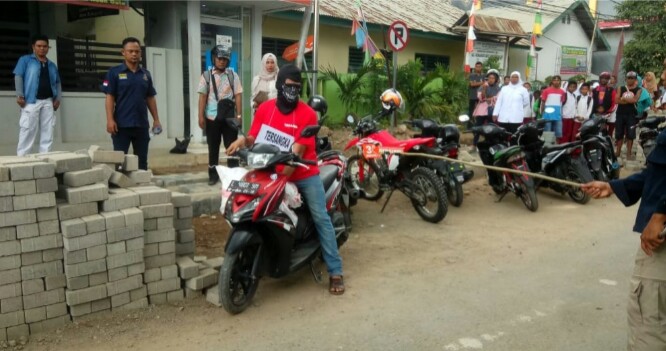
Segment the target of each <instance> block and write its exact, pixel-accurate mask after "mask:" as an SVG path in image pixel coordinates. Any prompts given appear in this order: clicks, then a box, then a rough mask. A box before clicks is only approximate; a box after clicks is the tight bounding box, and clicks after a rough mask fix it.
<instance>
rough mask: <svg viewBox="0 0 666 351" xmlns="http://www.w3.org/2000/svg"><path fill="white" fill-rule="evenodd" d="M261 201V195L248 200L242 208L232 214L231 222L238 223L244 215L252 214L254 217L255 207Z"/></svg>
mask: <svg viewBox="0 0 666 351" xmlns="http://www.w3.org/2000/svg"><path fill="white" fill-rule="evenodd" d="M260 201H261V197H257V198H255V199H253V200H252V201H250V202H248V203H247V204H245V206H243V207H242V208H241V209H239V210H238V211H237V212H236V213H234V214H233V215H232V216H231V222H232V223H237V222H238V221H240V220H241V219H242V218H243V217H245V216H248V215H249V216H250V218H251V217H252V214H253V213H254V209H255V208H257V205H259V202H260Z"/></svg>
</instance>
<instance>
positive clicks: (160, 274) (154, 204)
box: [130, 186, 183, 304]
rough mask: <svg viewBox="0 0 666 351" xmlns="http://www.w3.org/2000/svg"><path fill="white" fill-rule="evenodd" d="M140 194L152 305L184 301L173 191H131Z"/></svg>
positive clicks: (146, 279) (152, 187)
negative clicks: (178, 263)
mask: <svg viewBox="0 0 666 351" xmlns="http://www.w3.org/2000/svg"><path fill="white" fill-rule="evenodd" d="M130 190H132V191H133V192H135V193H137V194H138V195H139V203H140V205H139V209H140V210H141V211H142V212H143V219H144V222H143V229H144V239H145V246H144V248H143V259H144V262H145V265H146V271H145V273H144V283H145V284H146V287H147V291H148V299H149V301H150V303H151V304H161V303H166V302H173V301H179V300H182V299H183V290H182V289H181V287H180V278H179V277H178V267H177V266H176V230H175V229H174V226H173V223H174V207H173V204H172V203H171V191H169V190H166V189H163V188H159V187H156V186H144V187H134V188H131V189H130Z"/></svg>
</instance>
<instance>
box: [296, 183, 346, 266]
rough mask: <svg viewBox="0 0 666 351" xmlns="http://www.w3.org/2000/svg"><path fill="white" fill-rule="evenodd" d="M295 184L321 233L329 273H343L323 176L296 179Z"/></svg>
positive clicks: (322, 248) (320, 240) (322, 247)
mask: <svg viewBox="0 0 666 351" xmlns="http://www.w3.org/2000/svg"><path fill="white" fill-rule="evenodd" d="M294 184H296V187H298V191H299V192H300V193H301V196H303V198H304V199H305V203H306V204H308V207H309V208H310V214H312V220H313V221H314V224H315V228H317V233H318V234H319V242H320V243H321V251H322V253H323V256H324V262H326V267H328V275H329V276H334V275H342V258H340V253H339V252H338V243H337V241H336V240H335V229H333V223H332V222H331V217H330V216H329V215H328V213H327V212H326V194H325V193H324V184H323V183H322V182H321V178H319V175H315V176H312V177H309V178H305V179H301V180H299V181H296V182H294Z"/></svg>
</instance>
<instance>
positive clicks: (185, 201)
mask: <svg viewBox="0 0 666 351" xmlns="http://www.w3.org/2000/svg"><path fill="white" fill-rule="evenodd" d="M171 203H172V204H173V206H174V207H185V206H192V197H191V196H190V195H189V194H183V193H180V192H177V191H174V192H171Z"/></svg>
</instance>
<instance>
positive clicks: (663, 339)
mask: <svg viewBox="0 0 666 351" xmlns="http://www.w3.org/2000/svg"><path fill="white" fill-rule="evenodd" d="M582 188H583V190H584V191H585V192H587V193H588V194H590V195H591V196H593V197H594V198H605V197H609V196H611V195H612V194H615V195H616V196H617V198H618V199H619V200H620V201H621V202H622V203H623V204H625V205H626V206H631V205H633V204H635V203H637V202H638V201H639V200H640V201H641V203H640V205H639V206H638V212H637V214H636V222H635V223H634V228H633V229H634V231H635V232H638V233H641V247H640V249H639V250H638V253H637V254H636V265H635V266H634V273H633V276H632V278H631V291H630V294H629V304H628V308H627V313H628V320H629V336H628V337H629V339H628V347H627V349H628V350H630V351H637V350H666V323H664V322H665V320H666V251H665V250H664V249H663V247H664V245H663V244H664V238H663V237H662V236H660V233H661V232H662V231H663V230H664V224H665V223H666V131H662V132H661V133H660V134H659V136H658V137H657V146H656V147H655V149H654V150H653V151H652V153H650V155H648V158H647V168H645V169H644V170H643V171H642V172H640V173H636V174H633V175H631V176H629V177H627V178H624V179H618V180H613V181H611V182H610V183H606V182H590V183H587V184H584V185H583V187H582Z"/></svg>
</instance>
